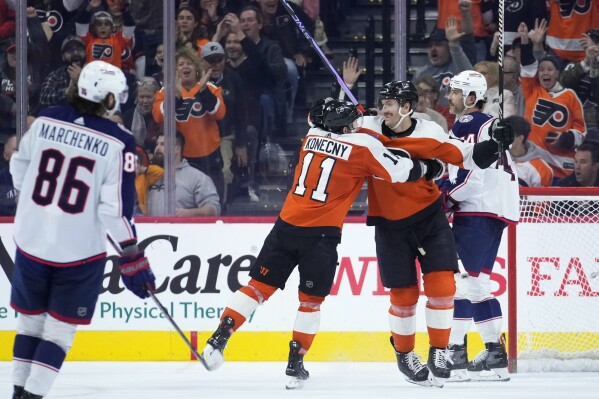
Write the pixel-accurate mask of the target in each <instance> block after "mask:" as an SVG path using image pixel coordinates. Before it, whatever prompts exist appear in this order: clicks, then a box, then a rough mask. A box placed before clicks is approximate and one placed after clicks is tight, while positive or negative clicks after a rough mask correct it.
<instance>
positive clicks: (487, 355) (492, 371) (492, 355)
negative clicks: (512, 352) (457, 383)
mask: <svg viewBox="0 0 599 399" xmlns="http://www.w3.org/2000/svg"><path fill="white" fill-rule="evenodd" d="M507 366H508V360H507V353H506V351H505V335H503V334H502V336H501V337H500V340H499V342H487V343H485V350H483V351H482V352H481V353H479V354H478V355H477V356H476V357H475V358H474V360H472V362H471V363H470V365H469V366H468V373H469V374H470V379H471V380H472V381H509V380H510V374H509V373H508V371H507Z"/></svg>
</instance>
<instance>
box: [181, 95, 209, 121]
mask: <svg viewBox="0 0 599 399" xmlns="http://www.w3.org/2000/svg"><path fill="white" fill-rule="evenodd" d="M175 113H176V117H177V121H179V122H185V121H187V120H189V117H190V116H193V117H194V118H201V117H202V116H204V114H205V113H206V110H205V109H204V107H203V106H202V103H201V102H199V101H196V99H195V98H186V99H184V100H183V101H182V102H181V104H179V106H178V107H177V109H176V110H175Z"/></svg>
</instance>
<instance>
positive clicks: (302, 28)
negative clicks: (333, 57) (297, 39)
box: [280, 0, 364, 112]
mask: <svg viewBox="0 0 599 399" xmlns="http://www.w3.org/2000/svg"><path fill="white" fill-rule="evenodd" d="M280 1H281V4H282V5H283V7H285V10H287V12H288V13H289V16H290V17H291V19H293V21H294V22H295V24H296V25H297V27H298V28H299V30H300V32H302V33H303V35H304V36H305V37H306V39H308V42H310V45H311V46H312V48H313V49H314V51H316V54H318V56H319V57H320V59H321V60H322V62H324V63H325V65H326V66H327V68H329V71H330V72H331V73H332V74H333V76H334V77H335V79H337V83H339V86H341V89H342V90H343V91H344V92H345V94H347V96H348V97H349V99H350V101H351V102H352V103H353V104H354V105H355V106H356V107H357V108H358V109H359V110H360V111H362V112H364V107H363V106H362V105H360V104H359V103H358V100H357V99H356V97H355V96H354V94H353V93H352V92H351V90H350V89H349V87H347V85H346V84H345V82H344V81H343V78H341V76H339V74H338V73H337V71H336V70H335V68H333V66H332V65H331V63H330V62H329V59H328V58H327V56H326V55H324V53H323V52H322V50H321V49H320V47H319V46H318V44H317V43H316V41H315V40H314V39H313V38H312V36H310V33H309V32H308V30H307V29H306V27H305V26H304V24H303V23H302V21H300V19H299V17H298V16H297V14H296V13H295V11H293V8H291V6H290V5H289V3H287V0H280Z"/></svg>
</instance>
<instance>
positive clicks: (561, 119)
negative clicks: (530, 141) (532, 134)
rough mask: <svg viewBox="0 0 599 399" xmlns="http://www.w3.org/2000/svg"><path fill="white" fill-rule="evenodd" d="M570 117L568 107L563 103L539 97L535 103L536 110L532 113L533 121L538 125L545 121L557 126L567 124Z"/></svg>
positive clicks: (560, 126) (557, 127)
mask: <svg viewBox="0 0 599 399" xmlns="http://www.w3.org/2000/svg"><path fill="white" fill-rule="evenodd" d="M568 119H569V114H568V108H566V107H564V106H563V105H561V104H557V103H554V102H552V101H548V100H545V99H544V98H539V100H538V101H537V103H536V104H535V110H534V112H533V114H532V122H533V123H534V124H535V125H537V126H543V125H544V124H545V123H547V122H549V124H550V125H551V126H552V127H554V128H556V129H559V128H562V127H564V126H566V122H567V121H568Z"/></svg>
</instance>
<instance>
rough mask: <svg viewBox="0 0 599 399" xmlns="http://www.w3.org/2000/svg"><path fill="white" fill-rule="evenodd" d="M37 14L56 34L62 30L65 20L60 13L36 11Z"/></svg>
mask: <svg viewBox="0 0 599 399" xmlns="http://www.w3.org/2000/svg"><path fill="white" fill-rule="evenodd" d="M35 12H36V14H37V17H38V18H39V19H40V20H41V21H42V22H47V23H48V26H49V27H50V29H51V30H52V32H53V33H56V32H58V31H59V30H61V29H62V26H63V25H64V18H63V17H62V14H61V13H59V12H58V11H56V10H50V11H46V10H35Z"/></svg>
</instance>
